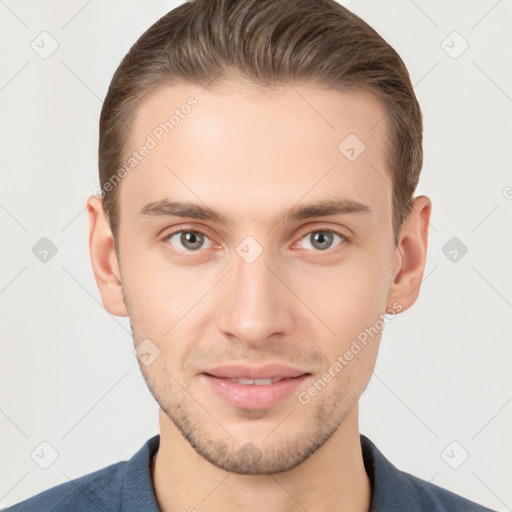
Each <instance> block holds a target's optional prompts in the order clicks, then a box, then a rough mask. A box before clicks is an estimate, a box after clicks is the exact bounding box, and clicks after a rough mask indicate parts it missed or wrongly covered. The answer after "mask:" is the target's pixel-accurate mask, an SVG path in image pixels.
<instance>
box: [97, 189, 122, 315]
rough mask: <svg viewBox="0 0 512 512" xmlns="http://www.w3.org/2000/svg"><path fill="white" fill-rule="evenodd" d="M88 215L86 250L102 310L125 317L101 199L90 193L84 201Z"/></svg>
mask: <svg viewBox="0 0 512 512" xmlns="http://www.w3.org/2000/svg"><path fill="white" fill-rule="evenodd" d="M87 214H88V217H89V252H90V254H91V263H92V268H93V272H94V277H95V279H96V284H97V285H98V289H99V291H100V295H101V300H102V302H103V306H105V309H106V310H107V311H108V312H109V313H111V314H112V315H116V316H128V312H127V310H126V304H125V303H124V298H123V287H122V283H121V272H120V270H119V262H118V261H117V255H116V251H115V245H114V238H113V236H112V232H111V230H110V225H109V222H108V218H107V214H106V213H105V210H104V208H103V201H102V200H101V198H99V197H98V196H95V195H92V196H90V197H89V198H88V200H87Z"/></svg>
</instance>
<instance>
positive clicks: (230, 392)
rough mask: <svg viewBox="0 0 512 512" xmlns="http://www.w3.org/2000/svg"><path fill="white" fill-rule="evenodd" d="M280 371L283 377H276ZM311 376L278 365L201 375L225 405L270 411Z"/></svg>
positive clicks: (236, 368)
mask: <svg viewBox="0 0 512 512" xmlns="http://www.w3.org/2000/svg"><path fill="white" fill-rule="evenodd" d="M279 371H280V372H281V374H279V373H277V374H276V372H279ZM213 372H214V373H213ZM237 373H238V375H236V374H237ZM240 373H242V374H243V375H240ZM249 374H250V375H249ZM263 374H266V375H263ZM283 374H284V375H283ZM311 376H312V374H311V373H309V372H301V371H300V370H296V369H293V368H289V367H286V368H285V367H279V368H277V367H276V366H275V365H274V366H272V367H270V366H267V367H265V368H260V369H255V368H248V367H240V366H238V367H235V366H229V367H227V366H225V367H223V368H222V369H216V370H212V373H210V371H208V372H203V373H201V374H200V377H201V380H202V381H203V382H204V383H205V384H206V385H207V386H208V387H209V389H210V390H212V391H213V392H214V393H215V394H216V395H217V396H218V397H219V398H221V399H222V400H223V401H224V402H225V403H227V404H229V405H231V406H233V407H241V408H244V409H252V410H254V409H268V408H270V407H273V406H275V405H277V404H278V403H280V402H282V401H284V400H285V399H286V398H289V397H290V395H292V394H294V392H295V391H296V390H297V388H298V387H300V386H301V385H304V383H305V382H306V381H307V380H308V379H309V378H310V377H311Z"/></svg>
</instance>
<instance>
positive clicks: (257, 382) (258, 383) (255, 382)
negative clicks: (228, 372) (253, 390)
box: [228, 379, 282, 386]
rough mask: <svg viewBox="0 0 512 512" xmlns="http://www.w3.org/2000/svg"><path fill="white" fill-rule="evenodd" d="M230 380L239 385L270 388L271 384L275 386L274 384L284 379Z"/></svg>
mask: <svg viewBox="0 0 512 512" xmlns="http://www.w3.org/2000/svg"><path fill="white" fill-rule="evenodd" d="M228 380H229V381H231V382H236V383H238V384H251V385H256V386H268V385H269V384H273V383H274V382H277V381H280V380H282V379H228Z"/></svg>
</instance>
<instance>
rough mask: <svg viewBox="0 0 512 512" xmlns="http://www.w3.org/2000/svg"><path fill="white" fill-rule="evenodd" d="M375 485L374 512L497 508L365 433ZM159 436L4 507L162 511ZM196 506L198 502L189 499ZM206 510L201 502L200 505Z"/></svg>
mask: <svg viewBox="0 0 512 512" xmlns="http://www.w3.org/2000/svg"><path fill="white" fill-rule="evenodd" d="M360 439H361V447H362V452H363V461H364V465H365V469H366V472H367V474H368V477H369V479H370V483H371V487H372V498H371V505H370V509H369V512H419V511H424V512H441V511H443V512H459V511H460V512H496V511H492V510H491V509H489V508H486V507H483V506H481V505H478V504H476V503H474V502H472V501H469V500H467V499H465V498H463V497H461V496H459V495H457V494H454V493H452V492H450V491H447V490H446V489H443V488H442V487H439V486H437V485H434V484H432V483H430V482H427V481H425V480H421V479H419V478H417V477H415V476H413V475H410V474H408V473H405V472H403V471H400V470H399V469H397V468H396V467H395V466H394V465H393V464H392V463H391V462H389V461H388V460H387V459H386V458H385V457H384V455H382V453H381V452H380V451H379V450H378V449H377V447H376V446H375V445H374V444H373V442H372V441H370V439H368V438H367V437H366V436H364V435H363V434H360ZM159 443H160V435H159V434H158V435H156V436H154V437H152V438H151V439H149V440H148V441H146V442H145V443H144V445H143V446H142V448H141V449H140V450H139V451H138V452H137V453H136V454H135V455H134V456H133V457H132V458H131V459H130V460H129V461H121V462H117V463H115V464H112V465H110V466H107V467H105V468H103V469H99V470H97V471H94V472H93V473H89V474H87V475H84V476H82V477H79V478H76V479H75V480H72V481H71V482H64V483H62V484H60V485H57V486H55V487H52V488H50V489H47V490H46V491H43V492H41V493H39V494H36V495H35V496H32V497H31V498H29V499H27V500H25V501H22V502H21V503H18V504H17V505H13V506H12V507H9V508H7V509H5V512H85V511H87V512H114V511H115V512H161V510H160V508H159V507H158V504H157V501H156V498H155V494H154V490H153V485H152V481H151V472H150V468H151V458H152V456H153V455H154V454H155V452H156V450H157V449H158V445H159ZM190 505H191V506H194V505H195V504H194V503H191V504H190ZM197 507H198V510H201V506H200V504H197Z"/></svg>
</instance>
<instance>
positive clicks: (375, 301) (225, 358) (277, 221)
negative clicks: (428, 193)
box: [119, 84, 401, 474]
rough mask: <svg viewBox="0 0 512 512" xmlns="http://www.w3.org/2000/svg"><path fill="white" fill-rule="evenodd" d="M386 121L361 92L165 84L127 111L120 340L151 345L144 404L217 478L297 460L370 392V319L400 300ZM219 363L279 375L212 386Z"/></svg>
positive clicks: (375, 339) (374, 348)
mask: <svg viewBox="0 0 512 512" xmlns="http://www.w3.org/2000/svg"><path fill="white" fill-rule="evenodd" d="M191 96H193V97H194V98H195V100H196V104H195V105H194V106H193V107H191V108H181V110H180V112H181V115H178V117H179V121H178V122H177V123H176V124H175V125H174V126H173V128H172V130H169V133H166V132H165V131H164V130H163V129H162V125H160V123H165V121H166V120H168V119H169V116H170V115H171V114H172V113H173V111H174V110H175V109H180V107H182V106H183V105H185V104H186V103H187V99H188V98H189V97H191ZM189 104H190V103H189ZM384 115H385V110H384V108H383V106H382V105H381V104H380V103H379V101H378V100H377V99H375V98H374V97H373V96H372V95H370V94H368V93H366V92H362V91H359V92H349V93H347V92H344V93H341V92H339V91H333V90H327V89H322V88H320V87H319V86H315V85H313V84H302V85H295V86H293V87H291V86H286V87H282V88H280V89H275V90H264V91H256V90H255V89H251V88H241V87H233V88H225V89H223V90H215V91H211V90H209V89H207V90H205V91H201V89H200V88H196V87H193V86H190V85H186V86H185V85H183V86H177V85H176V86H172V87H169V88H164V89H161V90H159V91H157V93H155V94H153V95H152V96H151V97H150V98H149V99H147V100H146V101H145V102H144V103H143V104H142V105H141V107H140V109H139V111H138V113H137V117H136V122H135V124H134V130H133V134H132V139H131V141H130V145H131V146H132V148H133V149H134V150H135V149H137V148H140V147H141V146H142V145H144V144H147V143H148V140H149V139H148V136H150V138H151V139H152V140H153V142H155V144H154V147H151V149H150V151H148V152H147V155H145V156H144V157H143V158H141V159H140V161H139V162H138V163H137V165H136V167H135V168H134V169H133V170H131V171H130V172H129V173H128V174H126V176H125V177H124V178H123V181H122V183H121V185H119V186H120V190H119V193H120V195H119V199H120V219H121V222H120V231H119V254H120V267H119V270H120V278H121V282H122V293H123V300H124V302H125V304H126V306H127V313H128V315H129V317H130V322H131V325H132V330H133V337H134V342H135V344H136V345H137V346H139V345H140V344H141V343H142V342H143V341H144V340H146V341H144V343H145V344H146V345H145V347H150V349H148V352H149V353H150V354H152V355H150V356H148V361H151V362H150V364H147V365H146V364H142V363H140V368H141V371H142V373H143V375H144V378H145V380H146V382H147V384H148V386H149V389H150V391H151V393H152V394H153V396H154V397H155V399H156V400H157V402H158V404H159V405H160V407H161V409H162V411H164V413H165V414H166V416H167V418H168V420H169V421H172V422H173V423H174V425H175V426H176V427H177V428H178V429H179V430H180V431H181V433H182V434H183V436H184V437H185V438H186V439H187V440H188V441H189V442H190V444H191V445H192V446H193V447H194V449H195V450H196V451H197V453H199V454H200V455H202V456H203V457H204V458H205V459H207V460H208V461H210V462H211V463H213V464H214V465H216V466H218V467H220V468H223V469H225V470H227V471H231V472H235V473H245V474H271V473H275V472H279V471H284V470H287V469H291V468H293V467H295V466H297V465H298V464H300V463H301V462H302V461H304V460H305V459H307V458H308V457H309V456H310V455H312V454H313V453H314V452H315V451H316V450H318V449H319V448H320V447H321V446H322V445H323V443H324V442H325V441H326V440H327V439H328V438H329V437H330V436H331V435H332V434H333V433H335V432H336V431H337V430H338V429H339V427H340V426H341V425H342V424H343V422H344V420H345V419H346V418H347V416H348V415H349V413H351V411H353V410H354V408H356V406H357V403H358V400H359V397H360V395H361V393H362V392H363V391H364V389H365V387H366V385H367V384H368V381H369V379H370V377H371V372H372V371H373V368H374V365H375V360H376V357H377V352H378V346H379V342H380V336H381V333H382V326H383V324H384V323H385V322H383V315H384V313H386V311H388V312H391V311H393V309H394V308H396V307H398V310H399V309H400V307H401V306H396V301H395V302H394V301H393V297H392V296H391V293H390V288H391V284H392V282H393V278H394V277H395V274H396V272H397V269H399V268H400V256H399V253H398V251H397V249H396V248H395V246H394V243H393V230H392V190H391V187H390V186H389V182H390V177H389V172H388V171H387V170H386V165H385V158H386V152H387V146H386V133H385V130H386V124H385V122H380V123H378V124H376V123H377V121H379V119H381V118H382V117H383V116H384ZM159 126H160V130H158V129H156V130H155V128H158V127H159ZM164 126H165V125H164ZM167 128H169V127H168V126H167ZM157 134H158V136H157ZM349 134H353V135H352V136H351V138H349V139H347V140H346V141H345V142H343V141H344V140H345V139H346V137H347V136H349ZM355 137H357V138H355ZM159 138H160V139H161V140H159ZM361 142H362V143H363V144H364V150H362V149H363V146H362V145H361ZM340 143H342V144H341V146H340ZM149 145H150V146H153V144H152V143H149ZM351 148H352V149H351ZM354 157H355V158H354ZM379 174H380V176H379ZM165 201H168V202H169V203H177V202H180V203H189V204H188V205H187V206H190V205H193V206H194V205H195V206H196V208H195V209H193V208H188V209H186V208H184V207H183V205H181V207H180V208H177V207H176V205H170V204H167V205H166V204H164V202H165ZM336 202H338V207H339V206H340V205H341V206H342V207H341V208H331V209H330V210H329V209H325V208H324V209H319V208H316V209H315V208H306V207H307V206H311V205H323V206H325V205H326V204H330V205H331V206H332V205H333V204H335V203H336ZM201 209H202V210H201ZM204 210H208V211H210V212H214V213H213V214H210V215H206V214H205V213H204ZM141 212H143V213H141ZM398 310H396V312H398ZM387 318H389V317H387ZM372 327H373V330H371V328H372ZM365 329H366V331H365ZM375 331H377V333H375ZM364 332H366V333H367V334H366V343H363V341H362V340H363V339H364V338H365V336H364V334H361V333H364ZM368 332H371V333H372V335H368ZM354 340H356V344H357V345H358V346H359V350H357V349H356V348H351V347H354ZM141 346H142V345H141ZM347 351H349V352H352V357H350V358H349V357H348V356H347ZM155 354H156V355H158V357H156V358H155ZM153 358H154V360H153ZM336 362H338V364H336ZM228 364H233V365H237V366H240V365H241V366H243V367H244V368H245V370H261V369H263V370H264V369H265V368H264V367H267V368H266V369H268V372H267V373H265V374H264V373H261V372H260V373H259V374H258V376H259V377H260V378H263V375H265V376H266V377H271V376H273V377H275V378H280V377H283V374H286V371H285V370H283V369H276V368H274V369H272V368H271V367H269V366H268V365H270V364H280V365H285V366H286V367H288V370H289V373H288V374H287V375H288V377H287V378H286V379H282V380H281V381H280V382H277V383H273V384H269V381H267V380H264V381H258V382H253V381H238V382H237V383H235V382H231V381H228V378H227V377H233V378H234V377H237V376H238V377H240V375H242V373H240V372H242V370H240V368H235V369H234V370H233V371H234V373H231V374H226V371H225V368H224V375H223V368H221V367H223V366H225V365H228ZM340 365H341V368H340ZM237 372H239V373H237ZM215 373H216V374H217V377H215V376H214V374H215ZM206 374H209V375H210V376H208V375H206ZM270 374H272V375H270ZM274 374H275V375H274ZM291 374H293V375H294V376H291ZM327 374H329V375H330V376H331V378H330V379H329V376H328V375H327ZM243 375H245V376H246V377H247V374H243ZM326 375H327V376H326ZM223 376H224V378H222V377H223ZM319 381H321V383H319ZM315 383H316V386H315ZM315 390H316V391H315Z"/></svg>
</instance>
